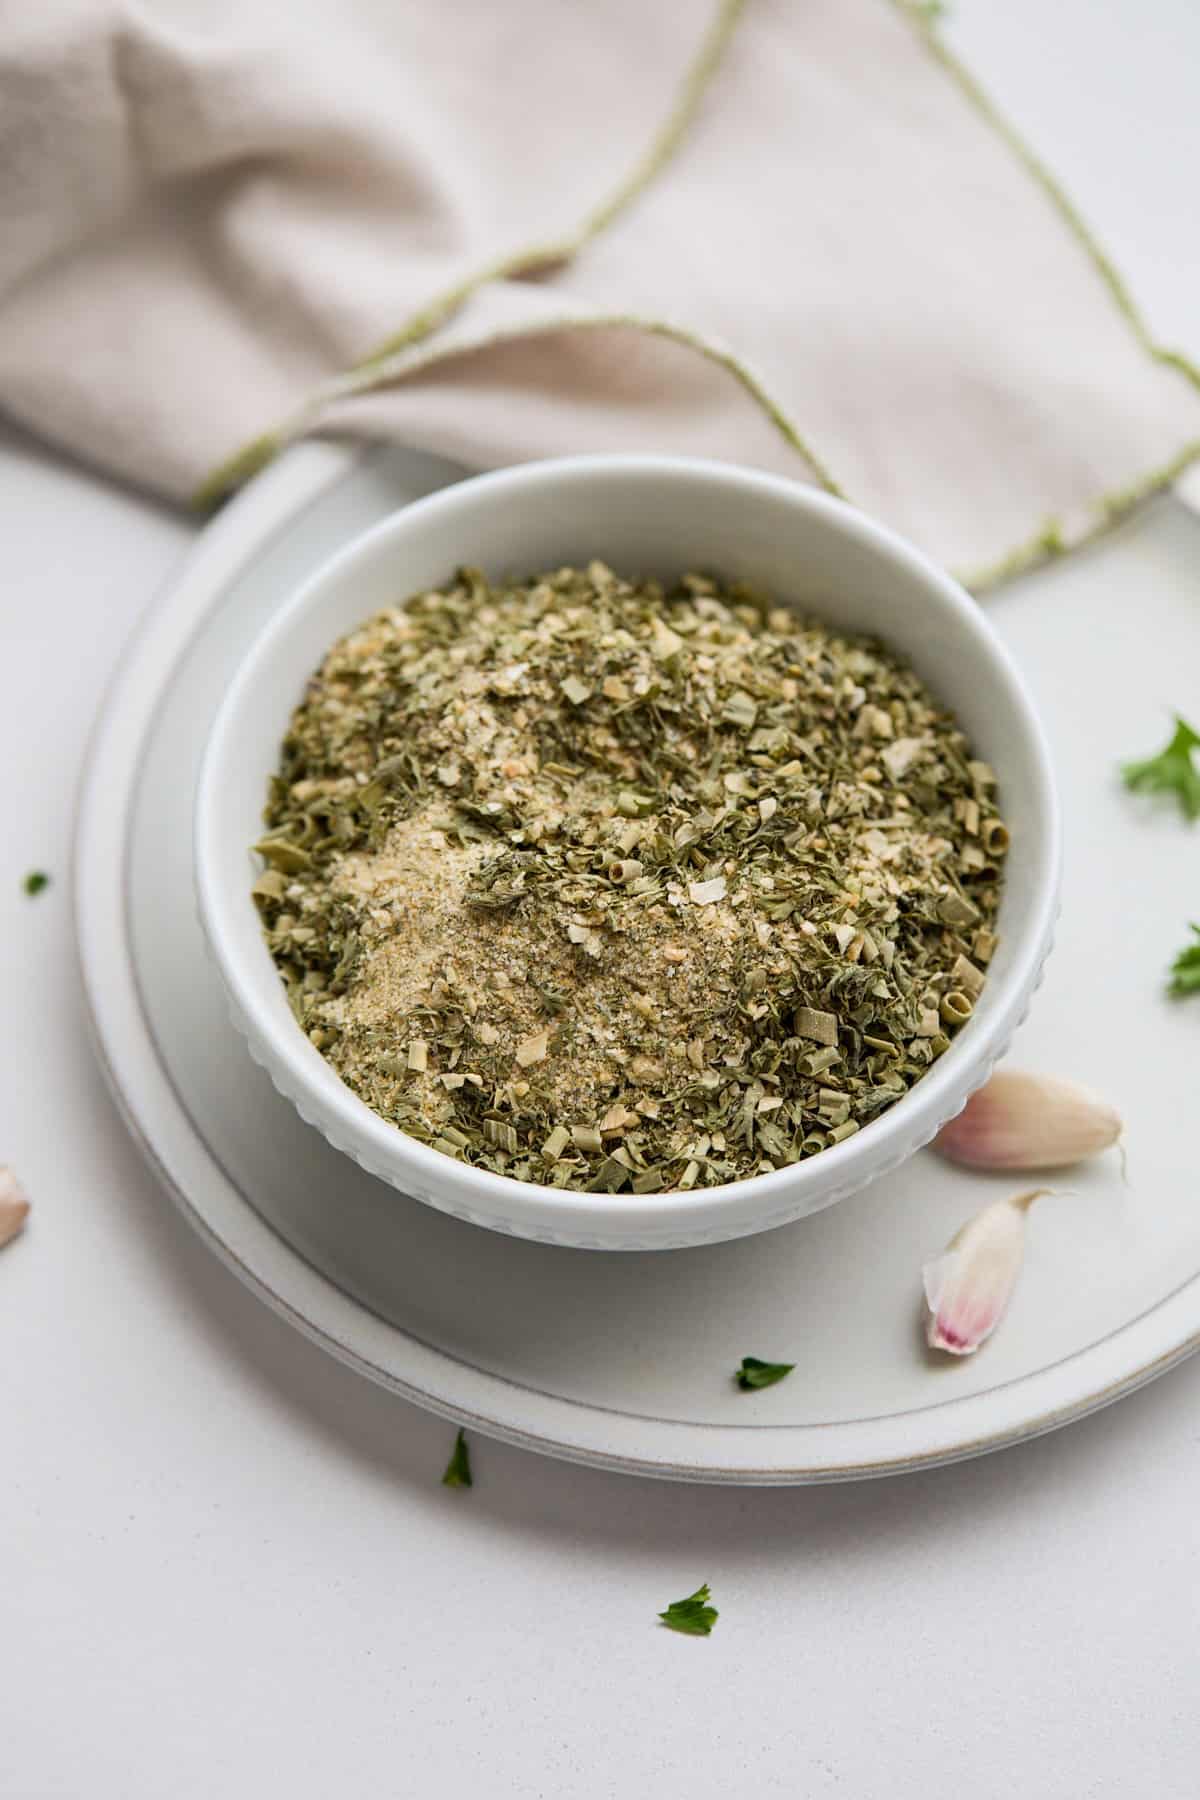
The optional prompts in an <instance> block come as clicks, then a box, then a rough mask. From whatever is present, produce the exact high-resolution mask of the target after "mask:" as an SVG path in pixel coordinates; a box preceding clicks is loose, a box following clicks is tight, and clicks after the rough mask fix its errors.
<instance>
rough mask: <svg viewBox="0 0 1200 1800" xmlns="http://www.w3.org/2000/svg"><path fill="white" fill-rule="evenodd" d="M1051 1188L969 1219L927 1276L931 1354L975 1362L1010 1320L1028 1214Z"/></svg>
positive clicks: (924, 1272)
mask: <svg viewBox="0 0 1200 1800" xmlns="http://www.w3.org/2000/svg"><path fill="white" fill-rule="evenodd" d="M1046 1192H1048V1190H1047V1189H1046V1188H1034V1189H1032V1191H1031V1192H1029V1193H1028V1194H1018V1195H1017V1196H1016V1197H1015V1198H1014V1199H1012V1200H993V1201H992V1203H991V1205H990V1206H985V1207H984V1209H983V1211H982V1212H978V1213H976V1214H975V1217H974V1218H973V1219H968V1221H967V1223H966V1224H965V1225H964V1226H963V1228H962V1230H961V1231H959V1232H958V1234H957V1235H956V1236H955V1237H953V1238H952V1239H951V1241H950V1243H949V1244H948V1245H947V1247H946V1250H945V1253H944V1254H943V1255H942V1256H939V1257H938V1258H937V1260H936V1262H931V1263H926V1265H925V1267H924V1269H923V1270H922V1278H923V1281H924V1286H925V1309H926V1314H927V1318H926V1325H925V1341H926V1343H927V1344H928V1345H929V1348H930V1349H931V1350H945V1351H946V1352H947V1353H948V1354H949V1355H950V1356H971V1355H973V1354H974V1352H975V1351H976V1350H978V1348H979V1346H980V1344H982V1343H985V1342H986V1341H987V1339H988V1338H990V1337H991V1335H992V1333H993V1331H995V1329H996V1327H997V1325H998V1324H999V1323H1000V1321H1001V1319H1002V1318H1003V1317H1004V1313H1005V1309H1006V1308H1007V1306H1008V1303H1009V1301H1010V1299H1011V1298H1012V1292H1013V1289H1014V1288H1015V1287H1016V1285H1017V1276H1018V1275H1019V1274H1020V1272H1021V1261H1022V1258H1023V1256H1024V1253H1025V1214H1026V1213H1027V1212H1028V1210H1029V1208H1030V1207H1031V1206H1032V1205H1033V1202H1034V1201H1035V1200H1036V1199H1038V1198H1039V1197H1040V1196H1041V1195H1042V1194H1044V1193H1046Z"/></svg>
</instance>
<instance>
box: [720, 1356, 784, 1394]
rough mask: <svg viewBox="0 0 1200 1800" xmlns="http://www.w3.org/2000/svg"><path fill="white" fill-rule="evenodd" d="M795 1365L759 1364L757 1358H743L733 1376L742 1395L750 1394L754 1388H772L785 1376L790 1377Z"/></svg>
mask: <svg viewBox="0 0 1200 1800" xmlns="http://www.w3.org/2000/svg"><path fill="white" fill-rule="evenodd" d="M795 1366H796V1365H795V1363H769V1362H760V1361H759V1359H758V1357H757V1356H743V1358H742V1366H741V1368H740V1369H739V1370H738V1371H737V1374H736V1375H735V1376H734V1380H735V1381H736V1382H737V1384H738V1386H739V1387H740V1388H741V1390H742V1392H743V1393H744V1394H748V1393H752V1392H753V1391H754V1389H755V1388H768V1387H774V1386H775V1383H776V1382H777V1381H782V1380H783V1378H784V1376H785V1375H790V1374H791V1372H792V1370H793V1369H794V1368H795Z"/></svg>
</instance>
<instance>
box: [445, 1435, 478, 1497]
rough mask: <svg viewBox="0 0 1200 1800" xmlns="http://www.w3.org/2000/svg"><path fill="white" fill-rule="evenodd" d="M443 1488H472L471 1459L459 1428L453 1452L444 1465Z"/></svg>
mask: <svg viewBox="0 0 1200 1800" xmlns="http://www.w3.org/2000/svg"><path fill="white" fill-rule="evenodd" d="M442 1486H443V1487H473V1486H474V1483H473V1482H472V1480H471V1457H470V1454H469V1452H468V1450H467V1440H466V1438H465V1437H464V1435H463V1431H462V1427H461V1426H460V1427H459V1432H458V1436H457V1437H456V1438H455V1440H454V1451H453V1454H452V1455H451V1458H450V1461H449V1462H448V1463H447V1464H446V1473H445V1474H444V1475H443V1476H442Z"/></svg>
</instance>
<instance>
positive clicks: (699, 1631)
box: [658, 1581, 718, 1637]
mask: <svg viewBox="0 0 1200 1800" xmlns="http://www.w3.org/2000/svg"><path fill="white" fill-rule="evenodd" d="M708 1599H709V1592H708V1583H707V1581H706V1582H705V1583H704V1586H703V1587H698V1588H697V1589H696V1591H695V1593H694V1594H689V1595H688V1597H687V1599H686V1600H672V1602H671V1604H670V1606H668V1608H667V1610H666V1612H660V1613H659V1615H658V1616H659V1618H660V1619H661V1620H662V1622H663V1624H664V1625H667V1626H669V1627H670V1629H671V1630H672V1631H682V1632H683V1633H684V1634H685V1635H686V1636H688V1637H707V1636H708V1635H709V1633H710V1632H711V1631H712V1628H713V1626H714V1625H715V1624H716V1622H717V1617H718V1614H717V1609H716V1607H715V1606H710V1605H709V1604H708Z"/></svg>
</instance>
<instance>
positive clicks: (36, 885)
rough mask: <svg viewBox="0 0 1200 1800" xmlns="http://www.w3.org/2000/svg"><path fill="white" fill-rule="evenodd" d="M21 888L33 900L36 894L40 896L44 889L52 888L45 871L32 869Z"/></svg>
mask: <svg viewBox="0 0 1200 1800" xmlns="http://www.w3.org/2000/svg"><path fill="white" fill-rule="evenodd" d="M21 886H22V888H23V889H24V891H25V892H26V893H27V894H28V895H29V897H30V899H31V900H32V898H33V896H34V895H35V894H40V893H41V892H42V891H43V889H45V888H48V887H49V886H50V877H49V876H48V875H47V874H46V872H45V870H44V869H31V870H30V871H29V873H28V875H27V876H26V877H25V879H24V881H23V882H22V883H21Z"/></svg>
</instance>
